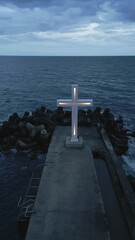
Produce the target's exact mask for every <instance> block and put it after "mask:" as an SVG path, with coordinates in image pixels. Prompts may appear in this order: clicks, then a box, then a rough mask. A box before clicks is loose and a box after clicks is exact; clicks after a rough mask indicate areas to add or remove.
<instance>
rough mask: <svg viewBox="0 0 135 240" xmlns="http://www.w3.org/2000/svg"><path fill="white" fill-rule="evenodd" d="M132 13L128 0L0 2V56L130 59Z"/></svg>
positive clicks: (134, 50)
mask: <svg viewBox="0 0 135 240" xmlns="http://www.w3.org/2000/svg"><path fill="white" fill-rule="evenodd" d="M134 13H135V1H134V0H129V1H122V0H110V1H104V0H78V1H76V0H72V1H71V0H65V1H63V0H48V1H47V0H46V1H43V0H39V1H32V0H31V1H30V0H29V1H24V0H22V1H21V0H20V1H19V0H18V1H17V0H9V1H1V0H0V55H44V56H63V55H67V56H68V55H76V56H93V55H135V14H134Z"/></svg>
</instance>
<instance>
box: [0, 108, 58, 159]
mask: <svg viewBox="0 0 135 240" xmlns="http://www.w3.org/2000/svg"><path fill="white" fill-rule="evenodd" d="M53 114H54V112H53V111H51V110H47V109H46V108H45V107H41V108H39V109H36V110H35V111H33V112H32V113H31V114H30V113H29V112H25V113H24V115H23V116H22V117H20V116H19V115H18V114H17V113H13V114H12V115H11V116H10V117H9V119H8V120H7V121H4V122H3V124H2V125H1V126H0V150H1V151H3V152H9V151H10V149H13V148H15V149H17V150H18V151H28V152H29V153H30V155H31V156H33V157H34V155H35V154H36V153H37V152H38V151H42V152H47V149H48V146H49V143H50V140H51V135H52V133H53V130H54V127H55V125H56V122H55V121H54V120H52V118H53Z"/></svg>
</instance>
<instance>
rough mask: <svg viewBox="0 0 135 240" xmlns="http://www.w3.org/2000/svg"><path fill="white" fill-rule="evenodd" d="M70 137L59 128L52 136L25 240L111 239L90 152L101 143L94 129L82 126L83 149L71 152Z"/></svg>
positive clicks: (64, 130)
mask: <svg viewBox="0 0 135 240" xmlns="http://www.w3.org/2000/svg"><path fill="white" fill-rule="evenodd" d="M69 134H70V127H58V126H57V127H56V129H55V131H54V133H53V136H52V140H51V143H50V146H49V150H48V154H47V158H46V166H45V167H44V169H43V173H42V177H41V181H40V185H39V190H38V194H37V198H36V201H35V213H33V214H32V216H31V220H30V223H29V227H28V231H27V235H26V240H37V239H40V240H107V239H110V237H109V236H110V235H109V232H108V227H107V224H106V219H105V211H104V206H103V202H102V198H101V193H100V189H99V185H98V181H97V175H96V170H95V165H94V159H93V156H92V151H91V148H92V147H93V146H94V147H95V146H96V144H97V145H98V144H99V141H96V136H95V135H94V134H95V132H94V131H93V128H92V127H89V128H87V127H80V128H79V135H81V136H82V137H83V139H84V148H82V149H75V148H72V149H68V148H65V146H64V142H65V139H66V136H67V135H69ZM98 147H100V144H99V146H97V148H98Z"/></svg>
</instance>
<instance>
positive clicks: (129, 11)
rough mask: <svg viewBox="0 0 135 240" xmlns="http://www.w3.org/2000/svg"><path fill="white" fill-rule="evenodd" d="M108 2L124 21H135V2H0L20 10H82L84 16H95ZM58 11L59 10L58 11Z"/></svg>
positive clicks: (99, 0)
mask: <svg viewBox="0 0 135 240" xmlns="http://www.w3.org/2000/svg"><path fill="white" fill-rule="evenodd" d="M106 2H108V3H109V4H110V6H112V8H114V9H115V10H116V11H117V12H119V14H120V15H121V18H122V19H123V21H124V20H129V21H135V0H128V1H127V0H110V1H106V0H8V1H5V0H0V4H2V5H8V4H13V5H15V6H17V7H19V8H35V7H39V8H48V7H59V8H60V9H59V11H60V10H61V11H65V10H67V9H68V8H80V9H81V14H82V15H84V16H93V15H95V14H96V13H97V12H98V11H99V10H100V7H101V5H103V4H104V3H106ZM57 10H58V9H57Z"/></svg>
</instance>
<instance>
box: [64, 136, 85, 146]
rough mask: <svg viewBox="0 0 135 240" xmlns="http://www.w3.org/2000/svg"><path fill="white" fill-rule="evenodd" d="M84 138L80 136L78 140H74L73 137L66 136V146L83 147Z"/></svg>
mask: <svg viewBox="0 0 135 240" xmlns="http://www.w3.org/2000/svg"><path fill="white" fill-rule="evenodd" d="M83 146H84V142H83V138H82V137H79V138H78V142H72V141H71V137H66V142H65V147H66V148H83Z"/></svg>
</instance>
